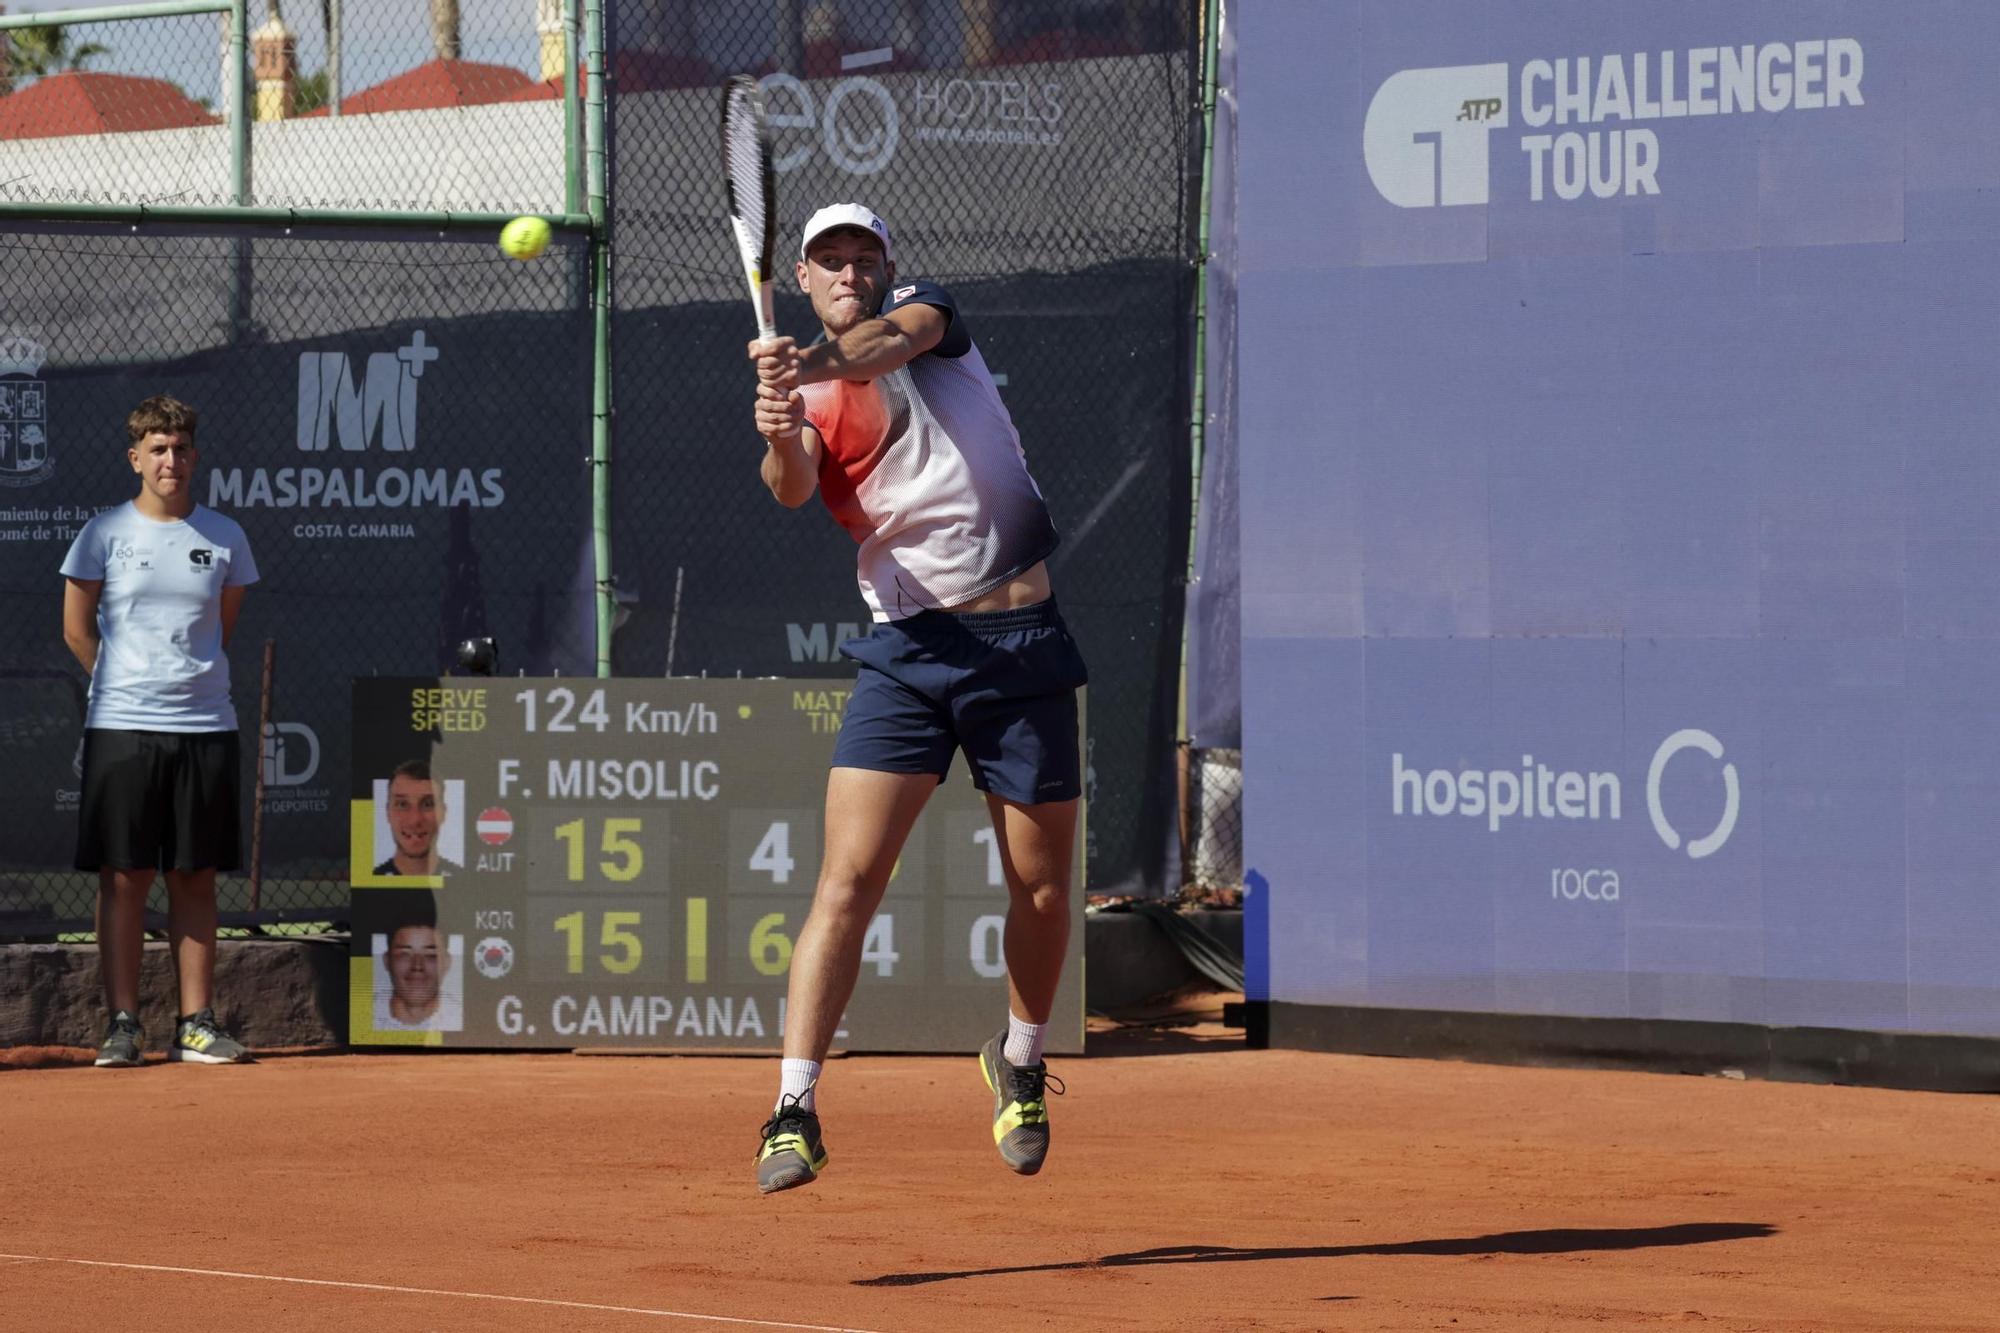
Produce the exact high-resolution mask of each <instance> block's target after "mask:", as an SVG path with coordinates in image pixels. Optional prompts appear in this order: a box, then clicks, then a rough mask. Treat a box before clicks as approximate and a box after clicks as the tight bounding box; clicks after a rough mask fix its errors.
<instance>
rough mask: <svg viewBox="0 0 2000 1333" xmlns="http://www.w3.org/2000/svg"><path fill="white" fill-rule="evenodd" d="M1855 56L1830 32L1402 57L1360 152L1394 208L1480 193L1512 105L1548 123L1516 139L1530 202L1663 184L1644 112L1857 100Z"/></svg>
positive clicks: (1523, 115) (1819, 107) (1452, 201)
mask: <svg viewBox="0 0 2000 1333" xmlns="http://www.w3.org/2000/svg"><path fill="white" fill-rule="evenodd" d="M1862 63H1863V61H1862V49H1861V43H1860V42H1858V41H1855V40H1854V39H1853V38H1849V37H1836V38H1808V39H1802V40H1798V41H1793V42H1766V43H1764V44H1762V45H1758V44H1755V43H1744V44H1743V45H1740V46H1698V47H1694V48H1692V49H1690V50H1686V51H1640V52H1636V53H1634V54H1631V55H1620V54H1613V55H1605V56H1596V57H1592V56H1576V57H1574V58H1561V59H1556V60H1530V61H1527V62H1526V63H1524V64H1523V65H1522V66H1521V68H1520V74H1519V76H1518V78H1516V77H1514V76H1513V74H1512V71H1511V70H1510V69H1509V67H1508V66H1507V65H1505V64H1491V65H1449V66H1444V67H1441V68H1437V69H1405V70H1398V71H1397V72H1396V73H1394V74H1391V75H1390V76H1389V77H1388V78H1386V79H1384V80H1383V81H1382V86H1381V87H1379V88H1377V89H1376V90H1375V96H1374V99H1373V100H1372V101H1370V102H1369V104H1368V114H1367V117H1366V119H1365V120H1364V121H1363V123H1362V129H1361V151H1362V157H1363V159H1364V160H1365V161H1366V163H1367V166H1368V178H1369V179H1370V180H1371V181H1373V182H1374V184H1375V189H1376V191H1377V192H1378V193H1380V194H1381V196H1382V197H1383V198H1384V199H1386V200H1388V201H1389V202H1390V203H1392V204H1395V205H1396V206H1397V207H1399V208H1435V207H1439V206H1451V205H1459V204H1484V203H1487V202H1489V194H1490V189H1491V185H1490V182H1491V177H1490V174H1489V171H1488V166H1489V162H1488V157H1489V154H1490V152H1491V151H1492V148H1493V144H1494V137H1493V136H1494V131H1496V130H1505V129H1511V128H1513V126H1514V120H1515V118H1516V116H1518V118H1519V121H1520V124H1521V125H1522V126H1523V127H1525V128H1527V129H1531V130H1555V131H1557V132H1553V133H1537V134H1524V135H1522V136H1521V138H1520V139H1519V141H1518V147H1519V149H1520V152H1521V155H1522V158H1521V161H1520V166H1521V168H1522V174H1523V175H1524V176H1525V177H1526V182H1525V183H1526V188H1527V196H1528V198H1529V199H1530V200H1531V201H1536V202H1539V201H1541V200H1543V199H1545V198H1547V197H1548V194H1549V192H1550V191H1553V192H1554V194H1555V197H1556V198H1558V199H1562V200H1574V199H1581V198H1582V197H1583V196H1584V194H1585V193H1586V192H1588V193H1589V194H1590V195H1591V196H1592V197H1593V198H1597V199H1610V198H1614V197H1616V196H1619V195H1640V194H1649V195H1652V194H1658V193H1660V167H1661V148H1660V136H1659V133H1658V132H1657V131H1655V130H1654V129H1652V128H1649V127H1648V126H1647V125H1646V124H1645V123H1644V122H1661V121H1670V120H1678V119H1682V118H1684V117H1692V116H1729V115H1738V114H1743V113H1748V112H1753V111H1762V112H1766V113H1771V114H1775V113H1777V112H1780V111H1824V110H1833V109H1837V108H1840V107H1852V106H1861V105H1864V102H1863V98H1862V94H1861V74H1862ZM1510 95H1511V96H1512V98H1513V101H1512V102H1511V103H1510V102H1509V97H1510ZM1613 124H1615V125H1617V126H1618V127H1619V128H1616V129H1610V128H1606V129H1560V127H1562V126H1566V125H1577V126H1596V125H1606V126H1609V125H1613ZM1516 179H1519V178H1518V177H1517V178H1516Z"/></svg>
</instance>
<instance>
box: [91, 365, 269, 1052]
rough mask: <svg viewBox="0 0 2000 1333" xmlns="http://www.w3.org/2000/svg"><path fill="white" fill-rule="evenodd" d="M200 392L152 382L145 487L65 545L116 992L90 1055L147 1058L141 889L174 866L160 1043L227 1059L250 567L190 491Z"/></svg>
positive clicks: (145, 411)
mask: <svg viewBox="0 0 2000 1333" xmlns="http://www.w3.org/2000/svg"><path fill="white" fill-rule="evenodd" d="M195 424H196V417H195V410H194V409H193V408H192V407H189V406H188V405H187V404H186V403H183V402H180V401H179V400H178V399H174V398H170V397H167V396H165V395H160V396H157V397H153V398H148V399H147V400H146V401H145V402H143V403H140V404H139V406H138V407H137V408H136V409H135V410H134V411H133V413H132V415H131V417H130V418H129V419H128V420H127V421H126V423H125V427H126V434H127V435H128V436H129V437H130V439H131V446H130V448H129V449H127V451H126V456H127V458H128V459H129V461H130V462H131V464H132V470H133V471H134V472H136V473H138V474H139V494H138V496H137V498H135V499H133V500H131V501H128V502H127V503H125V504H122V505H119V506H118V507H116V508H115V509H107V510H105V511H104V512H103V513H101V514H99V515H97V516H96V517H95V518H93V519H91V520H90V522H88V523H86V524H84V526H83V531H82V532H80V533H78V534H77V538H76V541H75V543H74V544H72V545H71V547H70V549H69V554H68V556H66V557H65V558H64V560H63V563H62V573H63V577H64V578H65V579H66V580H67V583H66V585H65V587H64V590H63V640H64V642H66V643H67V644H68V645H69V648H70V651H71V652H73V653H75V654H76V660H77V661H79V662H81V663H82V664H83V669H84V670H85V671H87V672H89V673H90V707H89V711H88V713H87V714H86V716H85V718H84V732H83V797H82V806H81V810H80V812H79V814H78V819H77V840H76V868H77V869H78V870H94V871H96V872H97V876H98V888H97V949H98V962H99V966H100V967H101V968H102V970H103V973H104V998H105V1002H106V1007H107V1008H108V1009H109V1010H110V1015H111V1016H110V1020H109V1023H108V1025H107V1027H106V1030H105V1035H104V1042H103V1045H102V1046H100V1047H99V1049H98V1054H97V1063H98V1064H99V1065H104V1066H110V1067H117V1066H126V1065H136V1064H138V1063H139V1061H140V1058H141V1054H142V1052H143V1050H144V1047H145V1035H144V1033H143V1031H142V1030H141V1028H140V1026H139V1018H138V1014H139V961H140V952H141V947H142V945H143V944H144V942H145V913H146V894H147V893H148V892H149V891H150V890H151V888H152V886H153V877H154V875H155V873H156V872H159V871H165V872H166V876H167V934H168V938H169V939H170V941H171V942H172V945H173V956H174V969H175V973H176V976H177V979H178V983H179V992H180V1017H179V1020H178V1021H177V1022H176V1023H175V1025H174V1039H173V1045H172V1046H170V1047H169V1048H168V1050H167V1058H168V1059H169V1060H189V1061H193V1062H195V1063H198V1064H235V1063H238V1062H240V1061H244V1060H248V1059H249V1058H250V1053H249V1052H248V1051H247V1050H245V1049H244V1047H243V1044H242V1043H241V1042H239V1041H237V1040H236V1039H235V1038H234V1037H232V1036H230V1035H229V1033H227V1032H225V1031H223V1029H222V1027H221V1026H220V1025H219V1024H218V1023H217V1022H216V1020H215V1010H214V1008H213V1007H212V1004H211V1000H212V992H213V989H214V985H215V925H216V911H215V875H216V872H217V871H219V870H234V869H236V864H237V843H238V828H239V815H238V807H239V805H240V804H241V800H240V797H239V795H238V772H239V770H240V769H241V767H242V764H241V762H240V760H239V758H238V750H237V741H236V709H235V707H234V705H232V704H231V703H230V700H229V659H228V657H226V656H225V655H224V653H223V649H224V648H225V647H226V646H227V645H228V643H229V636H230V633H231V631H233V630H234V629H235V627H236V616H237V612H238V611H239V610H240V609H241V608H242V605H243V594H244V592H245V591H246V589H247V588H248V586H249V585H250V584H252V583H255V582H256V581H257V563H256V561H255V560H254V559H252V558H251V555H250V543H249V541H248V539H246V538H245V537H244V535H243V529H242V528H240V527H238V526H237V525H236V522H235V520H233V519H230V518H226V517H224V516H223V515H221V514H218V513H216V512H215V511H214V510H213V509H209V508H207V507H206V506H204V505H199V504H196V503H195V498H194V475H195V465H196V463H197V462H198V461H199V454H198V453H197V452H196V450H195V445H194V430H195Z"/></svg>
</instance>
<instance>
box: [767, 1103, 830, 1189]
mask: <svg viewBox="0 0 2000 1333" xmlns="http://www.w3.org/2000/svg"><path fill="white" fill-rule="evenodd" d="M824 1170H826V1149H825V1147H824V1146H822V1145H821V1143H820V1140H819V1117H818V1116H817V1115H815V1114H813V1113H812V1112H811V1111H808V1110H806V1109H805V1108H804V1107H803V1106H800V1105H799V1099H798V1098H797V1097H795V1096H794V1097H786V1098H784V1099H783V1100H781V1101H780V1102H779V1103H778V1109H777V1110H776V1111H773V1112H772V1113H771V1118H770V1119H769V1120H766V1121H765V1122H764V1146H763V1147H761V1148H759V1149H758V1150H757V1189H758V1190H759V1191H760V1192H761V1193H764V1194H772V1193H775V1192H777V1191H778V1190H788V1189H793V1188H795V1187H797V1186H800V1185H810V1184H811V1183H812V1182H813V1181H814V1180H815V1179H816V1178H817V1177H818V1176H819V1173H820V1172H822V1171H824Z"/></svg>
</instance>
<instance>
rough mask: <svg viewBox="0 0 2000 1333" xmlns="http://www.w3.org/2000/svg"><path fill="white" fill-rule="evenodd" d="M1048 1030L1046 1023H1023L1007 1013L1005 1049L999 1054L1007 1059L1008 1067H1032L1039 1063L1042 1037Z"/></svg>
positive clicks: (1010, 1013) (1012, 1014) (1011, 1013)
mask: <svg viewBox="0 0 2000 1333" xmlns="http://www.w3.org/2000/svg"><path fill="white" fill-rule="evenodd" d="M1048 1030H1049V1025H1048V1024H1047V1023H1024V1022H1022V1021H1021V1020H1020V1019H1018V1018H1016V1017H1014V1013H1013V1011H1012V1010H1009V1011H1008V1012H1007V1047H1006V1049H1005V1050H1003V1051H1001V1052H1000V1053H1001V1054H1002V1055H1004V1056H1006V1057H1007V1063H1008V1064H1010V1065H1032V1064H1039V1063H1041V1059H1042V1037H1043V1035H1044V1034H1045V1033H1047V1032H1048Z"/></svg>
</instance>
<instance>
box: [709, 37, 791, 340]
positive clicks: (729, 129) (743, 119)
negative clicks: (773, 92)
mask: <svg viewBox="0 0 2000 1333" xmlns="http://www.w3.org/2000/svg"><path fill="white" fill-rule="evenodd" d="M722 180H723V184H724V185H725V186H726V187H727V189H728V192H729V225H730V228H731V229H732V230H733V231H734V232H735V233H736V249H737V251H738V253H739V254H741V256H742V258H743V276H744V278H745V279H747V280H748V281H749V283H750V304H751V306H752V307H753V308H754V309H755V310H756V312H757V336H758V337H760V338H775V337H777V336H778V325H777V321H776V320H775V319H773V318H772V314H771V278H772V272H771V257H772V251H773V250H774V248H775V246H774V240H775V238H776V236H777V199H776V193H777V191H776V189H775V187H774V181H775V173H774V172H773V171H772V169H771V128H770V126H769V125H768V124H767V123H766V122H765V120H764V94H763V93H762V92H761V91H760V90H759V89H758V87H757V81H756V80H755V79H753V78H751V77H749V76H748V75H746V74H738V75H735V76H733V77H732V78H730V79H729V81H728V82H726V83H724V84H723V85H722Z"/></svg>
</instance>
